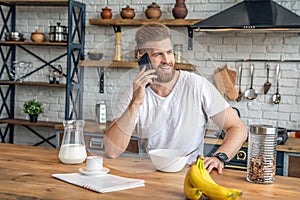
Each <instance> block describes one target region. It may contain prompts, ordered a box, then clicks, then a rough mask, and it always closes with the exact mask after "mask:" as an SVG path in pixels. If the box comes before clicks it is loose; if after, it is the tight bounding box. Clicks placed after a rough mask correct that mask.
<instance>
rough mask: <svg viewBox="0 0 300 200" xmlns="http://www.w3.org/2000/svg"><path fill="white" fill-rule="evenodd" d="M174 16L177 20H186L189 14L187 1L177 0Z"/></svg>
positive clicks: (173, 11)
mask: <svg viewBox="0 0 300 200" xmlns="http://www.w3.org/2000/svg"><path fill="white" fill-rule="evenodd" d="M172 14H173V16H174V18H175V19H184V18H185V17H186V16H187V14H188V9H187V8H186V6H185V0H176V4H175V7H174V8H173V9H172Z"/></svg>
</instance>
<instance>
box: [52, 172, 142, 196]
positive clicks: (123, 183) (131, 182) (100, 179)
mask: <svg viewBox="0 0 300 200" xmlns="http://www.w3.org/2000/svg"><path fill="white" fill-rule="evenodd" d="M52 176H53V177H55V178H57V179H60V180H62V181H65V182H68V183H71V184H74V185H77V186H80V187H83V188H86V189H89V190H93V191H96V192H100V193H107V192H114V191H119V190H126V189H131V188H136V187H143V186H145V181H144V180H141V179H133V178H124V177H120V176H116V175H112V174H103V175H96V176H86V175H82V174H80V173H68V174H52Z"/></svg>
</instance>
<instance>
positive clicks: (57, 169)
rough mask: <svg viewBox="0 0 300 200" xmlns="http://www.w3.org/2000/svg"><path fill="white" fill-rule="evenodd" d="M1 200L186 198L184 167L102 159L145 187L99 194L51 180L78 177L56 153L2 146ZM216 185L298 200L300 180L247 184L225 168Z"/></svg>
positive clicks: (246, 195) (245, 193)
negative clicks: (59, 175)
mask: <svg viewBox="0 0 300 200" xmlns="http://www.w3.org/2000/svg"><path fill="white" fill-rule="evenodd" d="M0 152H1V153H0V155H1V156H0V177H1V178H0V199H110V200H114V199H146V198H150V199H181V200H183V199H185V197H184V194H183V180H184V176H185V173H186V170H187V169H188V167H186V168H185V169H183V170H182V171H181V172H178V173H163V172H159V171H156V170H154V167H153V165H152V164H151V161H150V160H148V159H139V158H129V157H120V158H117V159H108V158H106V157H105V158H104V166H106V167H108V168H109V169H110V173H111V174H115V175H119V176H123V177H128V178H139V179H144V180H145V182H146V183H145V187H139V188H134V189H128V190H123V191H118V192H112V193H105V194H99V193H96V192H93V191H89V190H86V189H84V188H81V187H78V186H75V185H72V184H69V183H66V182H63V181H60V180H58V179H55V178H53V177H51V175H52V174H54V173H73V172H78V169H79V168H80V167H82V166H84V164H80V165H65V164H62V163H60V161H59V159H58V157H57V154H58V150H57V149H53V148H43V147H33V146H24V145H16V144H6V143H1V144H0ZM212 177H213V178H214V179H215V181H216V182H217V183H219V184H221V185H223V186H226V187H233V188H238V189H242V190H243V198H242V199H244V200H247V199H249V200H250V199H251V200H253V199H255V200H262V199H263V200H265V199H282V198H285V199H289V200H293V199H298V198H299V196H300V190H299V188H300V179H299V178H291V177H284V176H276V179H275V182H274V183H273V184H265V185H264V184H253V183H249V182H247V181H246V179H245V177H246V172H244V171H237V170H231V169H224V171H223V174H222V175H218V174H217V173H216V172H213V173H212Z"/></svg>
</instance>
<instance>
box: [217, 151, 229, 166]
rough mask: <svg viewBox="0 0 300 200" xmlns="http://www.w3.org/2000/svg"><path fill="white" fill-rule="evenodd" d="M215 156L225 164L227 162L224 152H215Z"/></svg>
mask: <svg viewBox="0 0 300 200" xmlns="http://www.w3.org/2000/svg"><path fill="white" fill-rule="evenodd" d="M216 156H217V158H219V159H220V160H221V161H223V162H224V163H225V164H226V163H228V161H229V160H228V156H227V155H226V154H225V153H217V154H216Z"/></svg>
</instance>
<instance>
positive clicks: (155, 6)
mask: <svg viewBox="0 0 300 200" xmlns="http://www.w3.org/2000/svg"><path fill="white" fill-rule="evenodd" d="M148 8H160V7H159V5H157V4H156V3H155V2H152V4H150V5H149V6H148Z"/></svg>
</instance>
